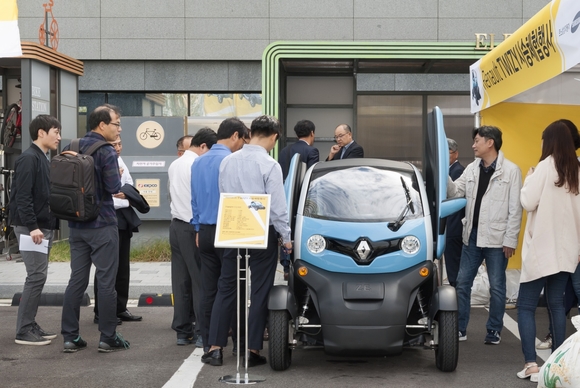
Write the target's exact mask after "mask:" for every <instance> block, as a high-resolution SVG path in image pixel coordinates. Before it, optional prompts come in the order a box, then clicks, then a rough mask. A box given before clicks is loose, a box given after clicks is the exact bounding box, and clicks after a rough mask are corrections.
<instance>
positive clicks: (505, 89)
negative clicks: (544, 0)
mask: <svg viewBox="0 0 580 388" xmlns="http://www.w3.org/2000/svg"><path fill="white" fill-rule="evenodd" d="M579 11H580V4H578V2H577V1H575V0H553V1H552V2H551V3H550V4H548V5H546V6H545V7H544V8H543V9H542V10H541V11H540V12H538V13H537V14H536V15H535V16H534V17H532V18H531V19H530V20H528V21H527V22H526V23H525V24H524V25H523V26H522V27H520V28H519V29H518V30H517V31H516V32H515V33H514V34H513V35H511V36H510V37H509V38H507V39H506V40H505V41H504V42H502V43H501V44H500V45H499V46H497V47H496V48H494V49H493V50H492V51H491V52H489V53H488V54H487V55H486V56H484V57H483V58H481V59H480V60H479V61H477V62H476V63H475V64H473V65H472V66H471V67H470V73H471V77H470V78H471V112H472V113H475V112H478V111H480V110H481V109H485V108H488V107H490V106H492V105H495V104H497V103H499V102H501V101H505V100H507V99H508V98H510V97H513V96H515V95H517V94H519V93H521V92H523V91H525V90H528V89H530V88H532V87H534V86H536V85H539V84H541V83H542V82H545V81H547V80H549V79H550V78H553V77H555V76H557V75H558V74H560V73H562V72H563V71H565V70H567V69H569V68H570V67H572V66H574V65H576V64H577V63H578V58H579V53H580V45H578V44H577V43H576V42H578V39H579V37H578V35H580V31H578V32H576V30H577V27H578V22H579V21H580V13H579ZM574 35H575V36H574ZM570 41H573V42H574V43H573V44H568V42H570Z"/></svg>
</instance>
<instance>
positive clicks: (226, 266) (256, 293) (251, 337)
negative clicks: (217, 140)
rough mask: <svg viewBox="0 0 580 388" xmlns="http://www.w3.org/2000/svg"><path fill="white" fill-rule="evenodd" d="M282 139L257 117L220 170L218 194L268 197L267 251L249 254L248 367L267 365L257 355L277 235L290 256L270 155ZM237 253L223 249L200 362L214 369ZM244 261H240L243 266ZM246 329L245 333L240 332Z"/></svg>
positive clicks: (232, 305) (232, 304) (277, 171)
mask: <svg viewBox="0 0 580 388" xmlns="http://www.w3.org/2000/svg"><path fill="white" fill-rule="evenodd" d="M279 137H280V122H279V121H278V119H276V118H274V117H271V116H260V117H258V118H256V119H254V121H252V126H251V129H250V143H249V144H247V145H245V146H244V147H243V148H242V149H241V150H240V151H238V152H235V153H233V154H231V155H229V156H227V157H226V158H225V159H224V160H223V161H222V163H221V165H220V175H219V187H220V193H248V194H270V195H271V203H270V222H271V225H270V226H269V233H268V245H267V248H266V249H250V250H249V255H250V262H249V266H250V269H251V284H252V293H251V296H250V301H251V305H250V312H249V316H248V341H249V343H248V344H247V347H248V350H249V353H248V360H247V362H248V366H250V367H253V366H256V365H262V364H265V363H266V362H267V361H266V357H264V356H261V355H260V350H262V348H263V337H264V329H265V327H266V320H267V316H268V295H269V293H270V289H271V288H272V285H273V284H274V275H275V273H276V257H277V255H278V243H277V238H276V232H278V233H279V234H280V236H281V239H282V241H283V245H284V247H285V248H286V251H287V253H290V252H291V251H292V242H291V240H290V226H289V224H288V212H287V210H286V198H285V196H284V185H283V183H282V169H281V168H280V165H279V164H278V163H277V162H276V161H275V160H274V159H272V158H271V157H270V156H269V155H268V152H270V151H271V150H272V149H273V148H274V146H275V145H276V141H277V140H278V138H279ZM237 251H238V250H237V249H225V251H224V257H223V263H222V272H221V275H220V278H219V282H218V293H217V295H216V299H215V302H214V306H213V310H212V314H211V327H210V332H209V344H210V345H211V347H210V350H209V352H207V353H206V354H204V355H203V356H202V358H201V361H202V362H204V363H209V364H211V365H214V366H217V365H222V363H223V351H222V348H223V347H224V346H225V345H226V344H227V337H228V330H229V327H230V323H231V315H232V312H234V311H236V290H237V288H238V284H237V272H238V264H237V259H236V256H237ZM242 261H243V260H242ZM244 329H245V328H244Z"/></svg>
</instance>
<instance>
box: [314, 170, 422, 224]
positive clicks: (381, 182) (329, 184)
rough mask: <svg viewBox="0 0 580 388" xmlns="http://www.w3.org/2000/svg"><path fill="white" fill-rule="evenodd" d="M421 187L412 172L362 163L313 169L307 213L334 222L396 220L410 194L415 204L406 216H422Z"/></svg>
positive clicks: (409, 217) (411, 217)
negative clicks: (334, 168) (347, 166)
mask: <svg viewBox="0 0 580 388" xmlns="http://www.w3.org/2000/svg"><path fill="white" fill-rule="evenodd" d="M401 178H402V179H403V180H404V181H405V185H403V184H402V181H401ZM405 186H406V188H405ZM417 187H418V186H417V179H416V176H415V174H413V173H412V172H409V171H399V170H387V169H381V168H375V167H368V166H358V167H349V168H344V169H339V170H322V171H318V172H313V174H312V176H311V179H310V185H309V187H308V193H307V195H306V202H305V205H304V212H303V214H304V216H306V217H312V218H321V219H325V220H334V221H346V222H392V221H395V220H396V219H397V218H398V217H399V216H400V215H401V214H402V213H403V211H404V210H405V208H406V207H407V206H408V205H407V203H408V199H407V195H409V197H410V200H411V201H412V206H410V209H407V210H408V211H407V212H406V215H405V217H404V219H413V218H419V217H422V216H423V207H422V206H421V196H420V194H419V192H418V191H417V189H416V188H417ZM407 190H408V193H407ZM412 210H413V211H412Z"/></svg>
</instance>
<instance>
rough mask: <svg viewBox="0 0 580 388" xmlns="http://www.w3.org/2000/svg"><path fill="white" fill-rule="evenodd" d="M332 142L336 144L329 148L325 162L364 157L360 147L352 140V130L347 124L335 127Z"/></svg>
mask: <svg viewBox="0 0 580 388" xmlns="http://www.w3.org/2000/svg"><path fill="white" fill-rule="evenodd" d="M334 141H335V142H336V144H335V145H333V146H332V147H331V148H330V152H329V153H328V157H327V158H326V161H329V160H339V159H350V158H364V157H365V152H364V150H363V148H362V146H361V145H360V144H358V143H357V142H356V141H354V139H353V138H352V129H350V126H349V125H348V124H340V125H339V126H338V127H336V129H335V130H334Z"/></svg>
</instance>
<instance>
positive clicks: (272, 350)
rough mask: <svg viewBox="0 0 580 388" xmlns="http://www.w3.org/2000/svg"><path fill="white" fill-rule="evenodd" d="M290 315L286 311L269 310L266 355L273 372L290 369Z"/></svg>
mask: <svg viewBox="0 0 580 388" xmlns="http://www.w3.org/2000/svg"><path fill="white" fill-rule="evenodd" d="M289 325H290V313H289V312H288V311H286V310H270V317H269V318H268V326H269V328H268V333H269V336H270V338H269V340H268V353H269V355H270V367H271V368H272V369H273V370H277V371H282V370H286V369H288V368H289V367H290V364H291V363H292V349H290V345H289V338H288V333H289Z"/></svg>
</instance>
